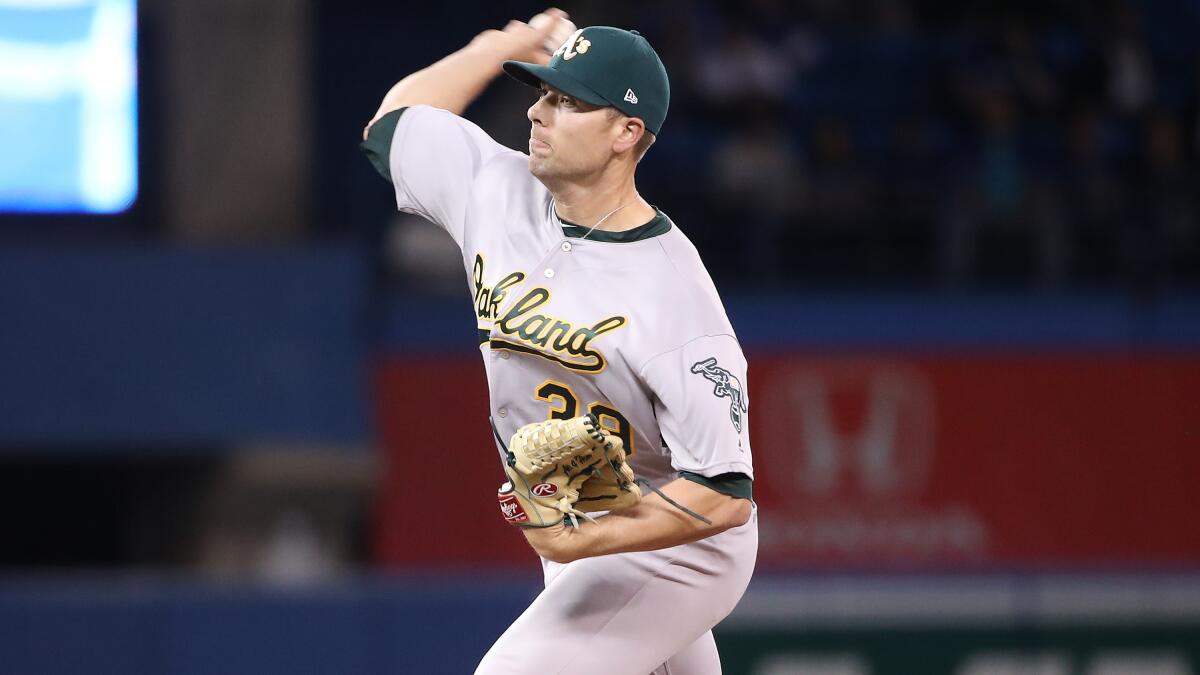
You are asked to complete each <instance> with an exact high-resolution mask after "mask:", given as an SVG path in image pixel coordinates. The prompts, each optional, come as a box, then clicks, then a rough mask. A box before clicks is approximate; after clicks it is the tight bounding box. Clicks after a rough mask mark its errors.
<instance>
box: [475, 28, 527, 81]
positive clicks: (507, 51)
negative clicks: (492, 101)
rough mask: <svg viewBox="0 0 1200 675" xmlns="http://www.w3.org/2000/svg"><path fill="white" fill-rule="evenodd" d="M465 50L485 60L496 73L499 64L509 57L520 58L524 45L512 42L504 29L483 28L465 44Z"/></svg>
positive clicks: (498, 70) (498, 71)
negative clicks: (483, 29)
mask: <svg viewBox="0 0 1200 675" xmlns="http://www.w3.org/2000/svg"><path fill="white" fill-rule="evenodd" d="M466 50H467V51H468V52H470V53H471V54H473V55H474V56H475V57H476V58H478V59H480V60H482V61H486V62H488V64H489V67H491V68H492V69H493V70H495V71H496V73H497V74H499V73H500V69H501V66H502V65H503V63H504V62H505V61H508V60H509V59H514V60H518V61H519V60H522V58H521V57H522V56H523V55H524V51H525V50H524V46H523V45H517V44H513V40H512V37H511V36H509V35H508V34H506V33H505V32H504V31H499V30H485V31H483V32H482V33H480V34H479V35H476V36H475V38H474V39H473V40H471V42H469V43H468V44H467V46H466Z"/></svg>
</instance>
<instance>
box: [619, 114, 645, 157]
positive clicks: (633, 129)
mask: <svg viewBox="0 0 1200 675" xmlns="http://www.w3.org/2000/svg"><path fill="white" fill-rule="evenodd" d="M646 133H647V131H646V123H645V122H643V121H641V120H640V119H638V118H636V117H623V118H622V120H621V128H620V130H619V131H618V133H617V137H616V139H615V140H614V141H613V151H614V152H616V153H622V152H631V151H633V150H634V149H635V148H637V146H638V141H640V140H642V137H643V136H645V135H646Z"/></svg>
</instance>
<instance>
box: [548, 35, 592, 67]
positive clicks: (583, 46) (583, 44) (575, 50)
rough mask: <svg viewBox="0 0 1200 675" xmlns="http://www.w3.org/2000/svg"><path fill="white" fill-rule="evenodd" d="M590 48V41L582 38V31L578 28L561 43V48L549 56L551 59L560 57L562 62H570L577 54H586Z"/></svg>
mask: <svg viewBox="0 0 1200 675" xmlns="http://www.w3.org/2000/svg"><path fill="white" fill-rule="evenodd" d="M591 46H592V42H591V40H588V39H586V38H584V37H583V29H582V28H580V29H579V30H577V31H575V32H574V33H571V36H570V37H568V38H567V39H566V41H565V42H563V43H562V46H561V47H559V48H558V49H556V50H554V53H553V54H552V55H551V56H552V57H553V56H559V55H562V57H563V60H565V61H570V60H571V59H573V58H575V57H576V56H577V55H579V54H586V53H587V50H588V49H589V48H591Z"/></svg>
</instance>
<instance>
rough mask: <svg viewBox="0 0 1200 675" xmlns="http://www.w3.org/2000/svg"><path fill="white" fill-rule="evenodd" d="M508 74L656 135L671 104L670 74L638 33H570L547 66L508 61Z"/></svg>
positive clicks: (594, 29) (598, 29) (603, 29)
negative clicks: (637, 122) (604, 109)
mask: <svg viewBox="0 0 1200 675" xmlns="http://www.w3.org/2000/svg"><path fill="white" fill-rule="evenodd" d="M504 72H506V73H508V74H509V75H510V76H512V77H513V78H515V79H517V80H519V81H520V82H523V83H525V84H527V85H529V86H531V87H537V86H540V85H541V83H543V82H545V83H546V84H548V85H550V86H551V87H554V88H555V89H558V90H560V91H563V92H566V93H567V94H570V95H571V96H574V97H575V98H577V99H579V100H581V101H584V102H585V103H590V104H592V105H599V106H612V107H614V108H616V109H617V110H620V111H621V112H623V113H625V114H626V115H629V116H630V117H637V118H639V119H641V120H642V121H643V122H645V124H646V129H647V130H649V131H650V133H652V134H655V135H658V131H659V129H661V128H662V124H663V121H664V120H666V119H667V106H668V105H669V104H670V102H671V83H670V82H669V81H667V69H666V68H665V67H663V63H662V60H661V59H659V58H658V54H657V53H656V52H655V51H654V48H653V47H651V46H650V43H649V42H647V41H646V38H644V37H642V36H641V34H640V33H638V32H637V31H630V30H622V29H620V28H613V27H611V26H589V27H587V28H582V29H580V30H577V31H575V32H574V33H571V37H569V38H567V40H566V42H564V43H563V44H562V46H561V47H559V48H558V50H557V51H555V52H554V56H553V57H552V58H551V59H550V63H548V64H546V65H544V66H542V65H538V64H536V63H525V62H523V61H505V62H504Z"/></svg>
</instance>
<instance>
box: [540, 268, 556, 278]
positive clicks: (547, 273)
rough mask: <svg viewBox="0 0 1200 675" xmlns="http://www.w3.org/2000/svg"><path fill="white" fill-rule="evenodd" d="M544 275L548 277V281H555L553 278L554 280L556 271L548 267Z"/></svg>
mask: <svg viewBox="0 0 1200 675" xmlns="http://www.w3.org/2000/svg"><path fill="white" fill-rule="evenodd" d="M542 274H544V275H546V278H547V279H553V278H554V270H553V269H551V268H549V267H547V268H546V271H545V272H542Z"/></svg>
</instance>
